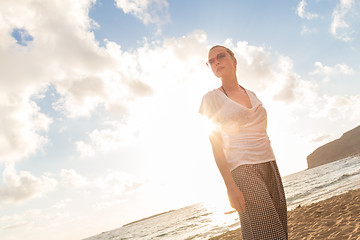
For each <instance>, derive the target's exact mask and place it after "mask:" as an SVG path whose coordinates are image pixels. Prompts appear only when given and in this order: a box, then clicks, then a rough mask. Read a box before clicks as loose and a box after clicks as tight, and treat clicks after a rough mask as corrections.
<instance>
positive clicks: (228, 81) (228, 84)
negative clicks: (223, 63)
mask: <svg viewBox="0 0 360 240" xmlns="http://www.w3.org/2000/svg"><path fill="white" fill-rule="evenodd" d="M221 83H222V86H223V87H224V88H225V89H226V90H229V91H231V90H235V89H237V88H239V83H238V81H237V77H236V75H233V76H227V77H223V78H221Z"/></svg>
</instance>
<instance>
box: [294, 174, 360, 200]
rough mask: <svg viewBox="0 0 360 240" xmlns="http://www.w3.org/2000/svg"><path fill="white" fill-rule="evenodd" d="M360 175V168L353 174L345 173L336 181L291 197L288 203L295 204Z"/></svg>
mask: <svg viewBox="0 0 360 240" xmlns="http://www.w3.org/2000/svg"><path fill="white" fill-rule="evenodd" d="M359 174H360V168H359V169H357V170H355V171H354V172H352V173H344V174H343V175H341V176H340V177H338V178H336V179H335V180H334V181H331V182H327V183H324V184H321V185H318V186H314V187H313V188H311V189H309V190H307V191H305V192H300V193H297V194H295V195H294V196H290V197H288V198H287V201H289V202H293V201H295V200H298V199H301V198H304V197H307V196H309V195H310V194H312V193H314V192H317V191H319V190H321V189H326V188H328V187H330V186H333V185H336V184H338V183H339V182H341V181H343V180H346V179H348V178H350V177H353V176H356V175H359Z"/></svg>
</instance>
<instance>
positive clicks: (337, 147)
mask: <svg viewBox="0 0 360 240" xmlns="http://www.w3.org/2000/svg"><path fill="white" fill-rule="evenodd" d="M358 154H360V125H359V126H357V127H356V128H354V129H352V130H350V131H348V132H346V133H344V134H343V135H342V136H341V137H340V138H339V139H336V140H334V141H332V142H329V143H327V144H325V145H323V146H321V147H319V148H317V149H316V150H315V151H314V152H312V153H311V154H310V155H309V156H307V163H308V168H314V167H317V166H320V165H323V164H326V163H330V162H334V161H336V160H340V159H343V158H346V157H350V156H354V155H358Z"/></svg>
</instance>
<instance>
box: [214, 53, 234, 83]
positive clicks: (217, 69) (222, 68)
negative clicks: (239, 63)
mask: <svg viewBox="0 0 360 240" xmlns="http://www.w3.org/2000/svg"><path fill="white" fill-rule="evenodd" d="M208 57H209V60H208V65H209V66H210V67H211V70H212V71H213V73H214V74H215V76H216V77H218V78H222V77H224V76H226V75H231V74H234V73H235V72H236V59H235V58H233V57H231V56H230V54H229V53H228V52H227V51H226V49H225V48H223V47H215V48H213V49H211V50H210V52H209V56H208Z"/></svg>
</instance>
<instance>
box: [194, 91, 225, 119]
mask: <svg viewBox="0 0 360 240" xmlns="http://www.w3.org/2000/svg"><path fill="white" fill-rule="evenodd" d="M216 100H217V98H216V97H215V96H214V94H213V92H208V93H207V94H205V95H204V96H203V98H202V101H201V104H200V108H199V113H200V114H201V115H203V116H205V117H206V118H207V119H209V120H211V121H212V122H214V123H216V122H219V120H218V113H219V110H220V109H219V104H218V103H217V101H216Z"/></svg>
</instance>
